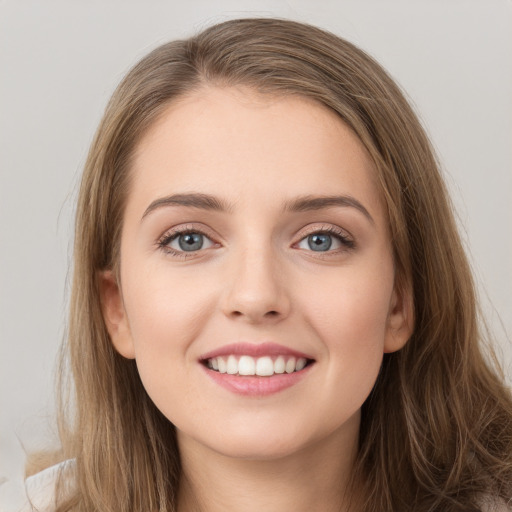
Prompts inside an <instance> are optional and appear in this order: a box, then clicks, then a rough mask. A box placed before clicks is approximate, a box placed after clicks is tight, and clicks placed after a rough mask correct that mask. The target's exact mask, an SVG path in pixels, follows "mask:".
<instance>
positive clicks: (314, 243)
mask: <svg viewBox="0 0 512 512" xmlns="http://www.w3.org/2000/svg"><path fill="white" fill-rule="evenodd" d="M306 240H307V241H308V247H309V248H310V249H311V250H312V251H328V250H329V249H330V248H331V246H332V236H331V235H327V234H325V233H315V234H314V235H309V236H308V237H307V239H306Z"/></svg>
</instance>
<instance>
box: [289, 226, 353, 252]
mask: <svg viewBox="0 0 512 512" xmlns="http://www.w3.org/2000/svg"><path fill="white" fill-rule="evenodd" d="M297 247H298V248H299V249H306V250H308V251H314V252H329V251H330V252H333V251H336V250H339V249H343V248H345V249H353V248H354V247H355V245H354V242H353V241H352V240H351V239H350V238H348V236H346V235H345V234H344V233H341V232H338V231H337V230H336V231H331V230H322V231H317V232H316V233H311V234H310V235H308V236H306V237H304V238H303V239H302V240H301V241H300V242H299V243H298V244H297Z"/></svg>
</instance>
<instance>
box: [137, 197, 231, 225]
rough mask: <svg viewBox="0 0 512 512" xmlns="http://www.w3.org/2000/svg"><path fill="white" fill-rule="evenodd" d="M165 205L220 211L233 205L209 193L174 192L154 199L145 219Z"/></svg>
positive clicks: (143, 216) (145, 213) (226, 209)
mask: <svg viewBox="0 0 512 512" xmlns="http://www.w3.org/2000/svg"><path fill="white" fill-rule="evenodd" d="M164 206H188V207H191V208H199V209H201V210H211V211H218V212H226V211H230V210H231V207H230V205H228V204H227V203H225V202H224V201H222V200H221V199H219V198H217V197H215V196H211V195H208V194H197V193H193V194H174V195H171V196H167V197H161V198H159V199H156V200H155V201H153V202H152V203H151V204H150V205H149V206H148V207H147V208H146V211H145V212H144V215H142V219H141V220H144V218H145V217H147V216H148V215H149V214H150V213H151V212H153V211H154V210H157V209H158V208H162V207H164Z"/></svg>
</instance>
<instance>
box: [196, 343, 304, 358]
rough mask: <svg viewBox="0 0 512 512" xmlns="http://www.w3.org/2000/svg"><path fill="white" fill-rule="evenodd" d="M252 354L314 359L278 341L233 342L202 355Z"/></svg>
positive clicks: (211, 356)
mask: <svg viewBox="0 0 512 512" xmlns="http://www.w3.org/2000/svg"><path fill="white" fill-rule="evenodd" d="M230 355H237V356H251V357H263V356H294V357H297V358H298V357H303V358H305V359H313V358H312V357H311V356H310V355H308V354H305V353H304V352H300V351H298V350H295V349H291V348H289V347H285V346H284V345H279V344H277V343H271V342H265V343H247V342H240V343H231V344H229V345H223V346H222V347H220V348H217V349H214V350H212V351H210V352H207V353H206V354H203V355H202V356H201V357H200V360H201V361H205V360H207V359H213V358H214V357H222V356H230Z"/></svg>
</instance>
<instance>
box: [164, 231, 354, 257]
mask: <svg viewBox="0 0 512 512" xmlns="http://www.w3.org/2000/svg"><path fill="white" fill-rule="evenodd" d="M187 234H197V235H202V236H204V237H206V238H208V239H209V240H211V241H212V243H213V244H214V245H218V244H216V243H215V242H213V240H212V237H211V236H210V235H209V234H208V233H206V232H205V231H204V230H202V229H199V228H193V227H189V226H186V227H183V228H179V227H178V228H175V229H173V231H171V232H167V233H165V234H164V235H163V236H162V237H161V238H160V239H159V240H158V242H157V246H158V248H159V249H161V250H162V251H164V252H165V253H166V254H170V255H172V256H173V257H177V258H182V259H188V258H191V257H194V256H195V255H197V253H199V252H201V249H199V250H198V251H190V252H187V251H176V250H175V249H172V248H171V247H170V246H169V244H170V243H171V242H172V241H174V240H175V239H176V238H178V237H179V236H182V235H187ZM311 235H330V236H333V237H334V238H336V239H337V240H339V242H340V243H341V245H343V249H336V250H332V251H317V252H316V256H318V257H324V258H325V257H329V256H333V255H336V254H338V253H339V252H340V250H341V251H350V250H353V249H355V247H356V245H355V242H354V240H353V239H352V238H350V237H349V236H347V234H346V233H345V232H344V231H342V230H341V229H339V228H336V227H334V226H330V225H328V226H322V227H321V228H314V229H311V230H310V231H309V232H306V233H305V234H304V235H303V236H302V238H301V239H300V240H299V241H298V242H296V243H295V244H293V245H294V246H296V245H297V244H299V243H300V242H302V241H303V240H305V239H306V238H307V237H309V236H311ZM203 250H204V249H203ZM309 252H313V253H314V252H315V251H312V250H311V251H309Z"/></svg>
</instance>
